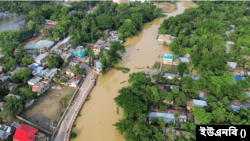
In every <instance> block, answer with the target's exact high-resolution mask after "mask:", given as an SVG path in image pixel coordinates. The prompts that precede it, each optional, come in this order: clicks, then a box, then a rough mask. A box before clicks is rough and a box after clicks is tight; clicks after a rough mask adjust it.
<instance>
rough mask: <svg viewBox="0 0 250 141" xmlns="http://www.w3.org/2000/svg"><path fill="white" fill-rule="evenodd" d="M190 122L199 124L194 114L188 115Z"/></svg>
mask: <svg viewBox="0 0 250 141" xmlns="http://www.w3.org/2000/svg"><path fill="white" fill-rule="evenodd" d="M187 118H188V120H194V121H195V123H197V120H196V119H195V116H194V114H193V113H187Z"/></svg>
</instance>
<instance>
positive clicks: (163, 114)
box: [148, 111, 175, 123]
mask: <svg viewBox="0 0 250 141" xmlns="http://www.w3.org/2000/svg"><path fill="white" fill-rule="evenodd" d="M160 117H164V119H165V122H166V123H170V121H173V122H175V116H174V114H172V113H167V112H153V111H151V112H150V113H149V115H148V119H149V120H150V121H151V119H152V118H160Z"/></svg>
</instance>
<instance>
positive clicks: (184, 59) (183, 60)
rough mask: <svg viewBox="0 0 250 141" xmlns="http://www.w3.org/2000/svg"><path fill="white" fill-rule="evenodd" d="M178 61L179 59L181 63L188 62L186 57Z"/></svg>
mask: <svg viewBox="0 0 250 141" xmlns="http://www.w3.org/2000/svg"><path fill="white" fill-rule="evenodd" d="M179 59H180V62H181V63H189V62H190V61H189V59H188V57H180V58H179Z"/></svg>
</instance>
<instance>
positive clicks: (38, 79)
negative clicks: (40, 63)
mask: <svg viewBox="0 0 250 141" xmlns="http://www.w3.org/2000/svg"><path fill="white" fill-rule="evenodd" d="M41 80H42V78H41V77H39V76H34V77H33V78H31V79H30V80H29V81H28V84H29V85H31V86H33V85H35V84H36V83H38V82H39V81H41Z"/></svg>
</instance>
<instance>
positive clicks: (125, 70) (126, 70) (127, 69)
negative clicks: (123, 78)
mask: <svg viewBox="0 0 250 141" xmlns="http://www.w3.org/2000/svg"><path fill="white" fill-rule="evenodd" d="M115 69H116V70H121V71H122V72H123V73H128V72H129V71H130V69H129V68H123V67H115Z"/></svg>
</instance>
